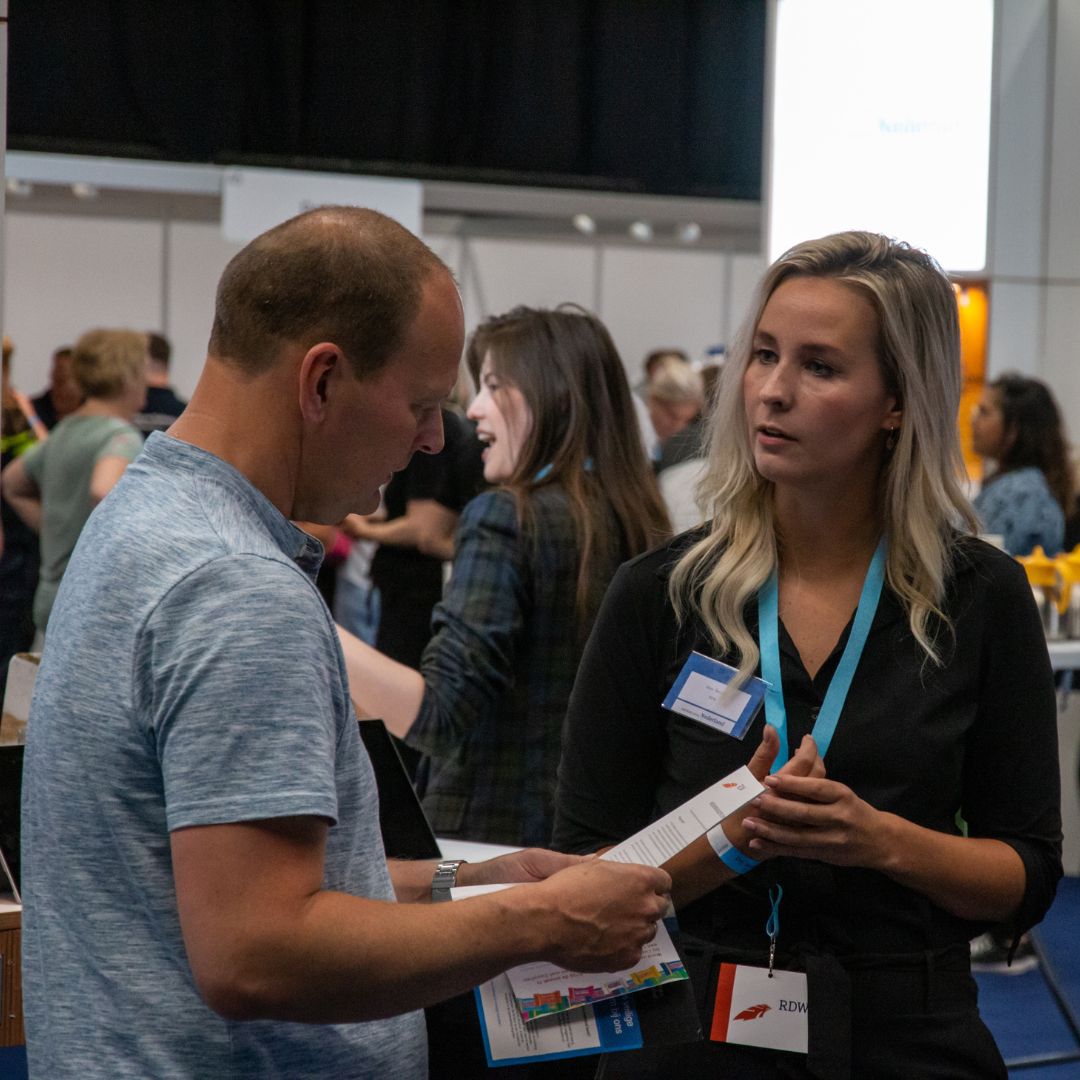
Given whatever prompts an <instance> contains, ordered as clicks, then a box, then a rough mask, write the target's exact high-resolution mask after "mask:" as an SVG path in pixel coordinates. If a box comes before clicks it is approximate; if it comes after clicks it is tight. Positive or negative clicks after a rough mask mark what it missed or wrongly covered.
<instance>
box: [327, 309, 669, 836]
mask: <svg viewBox="0 0 1080 1080" xmlns="http://www.w3.org/2000/svg"><path fill="white" fill-rule="evenodd" d="M467 361H468V363H469V367H470V369H471V371H472V373H473V377H474V378H475V379H476V380H477V383H478V385H479V387H480V390H479V393H478V394H477V397H476V399H475V400H474V401H473V403H472V405H471V406H470V408H469V418H470V419H471V420H473V421H475V422H476V424H477V435H478V436H479V438H480V439H481V440H482V441H483V442H484V443H485V444H486V448H485V450H484V478H485V480H486V481H487V482H488V483H489V484H492V485H494V487H493V489H492V490H490V491H487V492H485V493H484V494H482V495H480V496H478V497H477V498H476V499H474V500H473V501H472V502H470V503H469V504H468V506H466V508H465V510H464V512H463V513H462V516H461V520H460V522H459V524H458V530H457V535H456V538H455V558H454V574H453V577H452V579H451V581H450V585H449V587H448V590H447V593H446V595H445V597H444V598H443V601H442V602H441V603H440V604H439V605H438V606H437V607H436V609H435V612H434V615H433V617H432V629H433V635H434V636H433V638H432V641H431V643H430V644H429V645H428V647H427V649H426V650H425V652H424V656H423V660H422V661H421V668H420V672H416V671H414V670H412V669H411V668H407V667H405V666H403V665H401V664H397V663H395V662H394V661H391V660H389V659H388V658H387V657H384V656H382V655H380V654H379V653H377V652H376V651H375V650H373V649H371V648H369V647H367V646H365V645H363V644H362V643H361V642H359V641H358V640H356V639H353V638H351V637H348V636H346V635H342V636H343V647H344V650H345V657H346V663H347V665H348V668H349V679H350V684H351V690H352V695H353V698H354V700H355V701H357V703H358V704H359V705H360V706H361V707H362V708H363V709H364V711H365V712H367V713H368V714H369V715H372V716H380V717H382V718H383V719H384V720H385V721H386V723H387V726H388V727H389V728H390V730H391V731H392V732H393V733H394V734H396V735H398V736H399V737H401V738H403V739H405V741H406V742H407V743H408V744H409V745H410V746H413V747H415V748H416V749H418V750H420V751H421V752H423V753H424V754H425V755H426V757H425V759H424V761H423V762H422V763H421V767H420V770H419V772H418V776H417V784H418V787H419V789H420V793H421V796H422V799H423V803H424V809H425V811H426V812H427V814H428V816H429V818H430V819H431V822H432V825H433V827H434V829H435V831H436V833H437V834H438V835H440V836H445V837H460V838H464V839H469V840H482V841H487V842H491V843H503V844H516V845H528V844H547V842H548V840H549V838H550V835H551V824H552V813H553V801H554V790H555V774H556V770H557V768H558V763H559V755H560V750H561V733H562V724H563V717H564V715H565V712H566V705H567V701H568V699H569V696H570V689H571V686H572V685H573V681H574V675H575V673H576V671H577V666H578V660H579V658H580V655H581V650H582V647H583V646H584V643H585V639H586V637H587V636H588V633H589V630H590V628H591V626H592V622H593V619H594V617H595V615H596V611H597V608H598V607H599V604H600V600H601V599H602V597H603V595H604V591H605V590H606V588H607V584H608V582H609V581H610V579H611V577H612V575H613V574H614V572H615V570H616V568H617V567H618V566H619V564H620V563H622V562H623V561H625V560H626V559H629V558H632V557H633V556H634V555H637V554H639V553H641V552H643V551H645V550H647V549H648V548H650V547H652V546H653V545H655V544H657V543H659V542H661V541H662V540H663V539H665V538H666V536H667V535H668V533H669V526H668V520H667V514H666V512H665V510H664V507H663V503H662V502H661V499H660V495H659V492H658V490H657V487H656V481H655V479H654V478H653V474H652V470H651V469H650V467H649V463H648V461H647V459H646V456H645V451H644V448H643V445H642V442H641V437H640V432H639V429H638V424H637V418H636V415H635V412H634V407H633V402H632V399H631V396H630V387H629V384H628V383H627V379H626V374H625V370H624V368H623V365H622V362H621V360H620V359H619V355H618V352H617V351H616V349H615V345H614V343H613V342H612V340H611V336H610V335H609V334H608V332H607V330H606V329H605V327H604V326H603V324H602V323H601V322H600V321H599V320H598V319H596V318H595V317H594V316H592V315H590V314H588V313H587V312H585V311H583V310H581V309H580V308H576V307H573V308H572V307H568V306H563V307H560V308H559V309H558V310H555V311H542V310H534V309H530V308H524V307H522V308H515V309H514V310H513V311H511V312H510V313H508V314H507V315H503V316H498V317H496V318H493V319H489V320H488V321H487V322H486V323H484V324H483V325H482V326H480V327H479V328H478V329H477V331H476V332H475V333H474V334H473V337H472V339H471V340H470V342H469V346H468V350H467Z"/></svg>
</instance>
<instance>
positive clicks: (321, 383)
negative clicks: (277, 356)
mask: <svg viewBox="0 0 1080 1080" xmlns="http://www.w3.org/2000/svg"><path fill="white" fill-rule="evenodd" d="M345 364H346V360H345V356H344V354H343V353H342V351H341V349H340V348H339V347H338V346H337V345H334V344H332V343H330V342H327V341H323V342H320V343H319V344H318V345H312V347H311V348H310V349H308V351H307V352H306V353H304V357H303V359H302V360H301V361H300V372H299V387H298V390H299V394H300V415H301V416H303V418H304V419H305V420H306V421H307V422H308V423H312V424H318V423H321V422H322V421H323V420H325V419H326V412H327V406H328V404H329V401H330V398H331V395H332V394H333V393H334V392H335V389H336V385H335V384H336V382H337V380H338V379H340V378H341V376H342V375H343V374H345V370H344V368H345Z"/></svg>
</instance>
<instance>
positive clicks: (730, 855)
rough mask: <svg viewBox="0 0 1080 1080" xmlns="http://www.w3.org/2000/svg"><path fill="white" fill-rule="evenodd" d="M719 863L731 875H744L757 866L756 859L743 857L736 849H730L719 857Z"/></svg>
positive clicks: (747, 856)
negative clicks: (729, 871)
mask: <svg viewBox="0 0 1080 1080" xmlns="http://www.w3.org/2000/svg"><path fill="white" fill-rule="evenodd" d="M720 861H721V862H722V863H723V864H724V865H725V866H726V867H727V868H728V869H729V870H731V871H732V872H733V873H736V874H745V873H747V872H748V871H750V870H753V869H754V867H755V866H757V865H758V860H757V859H751V858H750V856H749V855H744V854H743V853H742V852H741V851H740V850H739V849H738V848H737V847H732V848H730V849H729V850H728V851H725V852H724V854H723V855H721V856H720Z"/></svg>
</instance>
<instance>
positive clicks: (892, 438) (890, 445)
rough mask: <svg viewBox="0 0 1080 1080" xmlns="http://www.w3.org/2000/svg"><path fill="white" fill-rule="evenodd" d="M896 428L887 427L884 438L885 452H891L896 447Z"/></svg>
mask: <svg viewBox="0 0 1080 1080" xmlns="http://www.w3.org/2000/svg"><path fill="white" fill-rule="evenodd" d="M897 430H898V429H897V428H894V427H893V428H889V434H888V436H887V437H886V439H885V450H886V452H887V453H890V454H891V453H892V452H893V450H895V449H896V432H897Z"/></svg>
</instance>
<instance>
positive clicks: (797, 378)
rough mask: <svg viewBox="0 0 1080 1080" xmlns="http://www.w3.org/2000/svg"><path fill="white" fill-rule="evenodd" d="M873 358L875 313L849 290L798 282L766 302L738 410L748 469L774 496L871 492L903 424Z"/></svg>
mask: <svg viewBox="0 0 1080 1080" xmlns="http://www.w3.org/2000/svg"><path fill="white" fill-rule="evenodd" d="M877 354H878V320H877V313H876V312H875V310H874V308H873V306H872V305H871V304H870V302H869V300H867V299H866V298H865V297H864V296H862V295H861V294H860V293H858V292H857V291H855V290H854V289H851V288H849V287H848V286H846V285H843V284H841V283H840V282H838V281H834V280H832V279H830V278H814V277H795V278H789V279H788V280H787V281H785V282H783V283H782V284H781V285H780V286H779V287H778V288H777V289H776V290H775V291H774V292H773V294H772V296H770V297H769V300H768V302H767V303H766V305H765V308H764V310H763V311H762V313H761V318H760V319H759V320H758V325H757V328H756V329H755V332H754V342H753V348H752V352H751V356H750V362H749V364H748V365H747V368H746V371H745V373H744V375H743V405H744V408H745V410H746V421H747V424H748V425H749V432H750V445H751V448H752V450H753V454H754V463H755V464H756V466H757V469H758V471H759V472H760V473H761V475H762V476H763V477H764V478H765V479H766V480H771V481H772V482H773V483H774V484H775V485H776V486H777V491H778V492H779V491H780V490H782V489H784V488H785V487H786V488H788V489H790V490H792V491H797V492H800V493H810V492H812V491H813V490H815V489H818V490H821V491H822V492H824V491H832V492H834V493H841V494H842V493H845V492H848V491H852V490H853V489H856V488H858V487H860V486H861V487H864V488H866V490H872V486H873V484H874V483H876V481H877V477H878V474H879V472H880V469H881V463H882V455H883V453H884V444H885V439H886V434H885V433H886V431H887V430H889V429H891V428H898V427H899V426H900V422H901V417H902V414H901V412H900V410H899V409H898V408H897V403H896V398H895V396H894V395H893V394H891V393H890V392H889V391H888V389H887V388H886V386H885V380H884V378H883V377H882V373H881V365H880V363H879V361H878V355H877Z"/></svg>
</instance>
